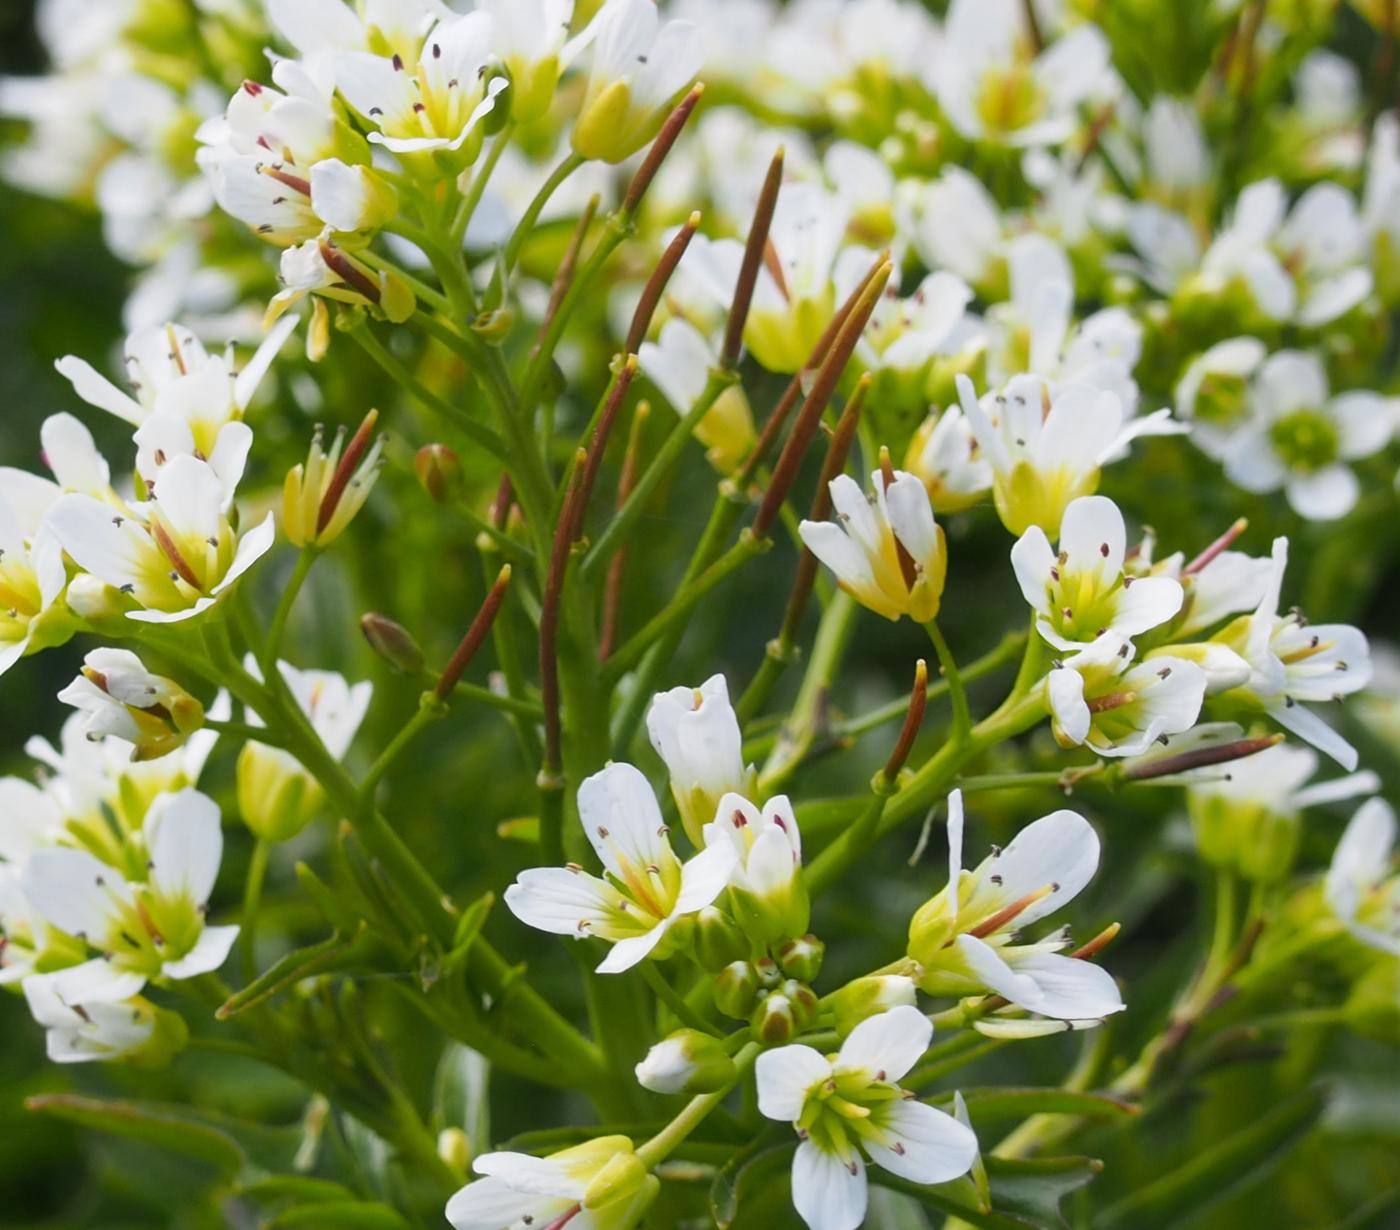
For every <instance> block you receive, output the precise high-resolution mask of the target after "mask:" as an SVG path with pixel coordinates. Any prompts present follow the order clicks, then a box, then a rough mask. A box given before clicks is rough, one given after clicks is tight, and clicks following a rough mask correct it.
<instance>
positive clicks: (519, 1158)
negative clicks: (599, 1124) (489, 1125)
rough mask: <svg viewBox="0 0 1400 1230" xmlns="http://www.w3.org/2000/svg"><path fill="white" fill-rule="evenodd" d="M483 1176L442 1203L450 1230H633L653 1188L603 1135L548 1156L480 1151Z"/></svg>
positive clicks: (476, 1166)
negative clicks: (528, 1229) (561, 1229)
mask: <svg viewBox="0 0 1400 1230" xmlns="http://www.w3.org/2000/svg"><path fill="white" fill-rule="evenodd" d="M472 1169H473V1170H475V1171H476V1173H477V1174H479V1175H482V1176H484V1177H482V1178H480V1179H477V1180H475V1181H474V1182H472V1183H468V1184H467V1186H466V1187H464V1188H462V1189H461V1191H459V1192H458V1193H457V1194H456V1195H455V1196H453V1197H452V1199H451V1200H449V1201H448V1202H447V1220H448V1221H450V1222H451V1223H452V1225H453V1226H454V1227H455V1230H514V1227H518V1226H519V1227H524V1226H536V1227H539V1230H549V1227H552V1226H559V1227H562V1226H564V1225H565V1224H567V1225H568V1226H569V1227H570V1230H574V1228H575V1227H576V1228H577V1230H635V1227H636V1225H637V1223H638V1222H639V1221H640V1220H641V1217H642V1215H643V1213H645V1212H646V1209H647V1206H648V1205H650V1204H651V1202H652V1201H653V1200H654V1199H655V1198H656V1192H657V1189H658V1187H659V1186H660V1184H659V1182H658V1180H657V1179H656V1177H655V1176H653V1175H649V1174H647V1172H646V1168H645V1167H644V1166H643V1165H642V1163H641V1162H640V1161H639V1160H638V1158H637V1156H636V1155H635V1154H634V1153H633V1152H632V1142H631V1141H630V1140H629V1139H628V1138H627V1137H626V1136H602V1137H599V1138H598V1139H597V1140H590V1141H587V1142H586V1143H584V1144H581V1145H575V1146H574V1147H573V1148H571V1149H564V1150H562V1151H561V1152H559V1153H551V1154H550V1155H549V1156H548V1157H532V1156H531V1155H529V1154H527V1153H483V1154H482V1155H481V1156H480V1157H478V1158H476V1159H475V1160H474V1161H473V1162H472Z"/></svg>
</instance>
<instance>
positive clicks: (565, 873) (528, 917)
mask: <svg viewBox="0 0 1400 1230" xmlns="http://www.w3.org/2000/svg"><path fill="white" fill-rule="evenodd" d="M617 899H618V893H617V890H616V889H614V888H613V887H612V886H611V885H609V884H607V883H605V882H604V881H602V880H600V879H598V878H597V877H596V876H591V875H589V874H588V873H587V872H584V871H577V872H576V871H570V870H569V869H568V868H566V867H532V868H530V869H529V870H528V871H522V872H521V873H520V875H519V876H518V877H517V878H516V881H515V883H514V884H512V885H511V886H510V887H509V888H508V889H506V893H505V901H506V908H507V909H509V910H510V912H511V913H512V914H514V915H515V916H516V918H518V919H520V921H521V922H523V923H524V924H525V925H526V926H527V927H535V928H537V929H538V930H540V931H549V932H551V933H552V934H554V935H572V936H574V937H576V938H580V939H581V938H582V937H584V936H586V935H590V934H592V928H594V927H595V926H596V925H597V924H598V922H599V921H600V920H602V919H605V918H607V917H608V916H609V914H610V912H611V910H612V908H613V903H614V902H616V901H617ZM585 924H586V925H585Z"/></svg>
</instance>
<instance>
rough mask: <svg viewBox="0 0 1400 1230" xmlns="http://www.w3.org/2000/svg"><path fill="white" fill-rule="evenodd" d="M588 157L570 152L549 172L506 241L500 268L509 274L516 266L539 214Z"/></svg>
mask: <svg viewBox="0 0 1400 1230" xmlns="http://www.w3.org/2000/svg"><path fill="white" fill-rule="evenodd" d="M586 161H587V159H585V158H584V157H582V156H581V155H579V154H574V153H570V154H569V155H568V156H567V157H566V158H565V159H564V160H563V161H562V162H561V163H560V164H559V165H558V166H557V167H555V168H554V170H552V171H551V172H550V173H549V178H548V179H547V180H545V181H544V184H543V185H542V186H541V188H540V190H539V191H538V192H537V193H535V198H534V200H532V201H531V202H530V204H529V205H527V206H526V208H525V212H524V214H522V215H521V218H520V221H519V222H518V223H517V224H516V227H515V230H514V231H513V232H511V236H510V239H509V240H507V241H506V246H505V250H504V252H503V253H502V254H501V264H500V266H499V267H500V268H501V269H504V271H505V273H506V275H507V276H509V274H510V271H511V270H512V269H514V268H515V262H516V260H517V259H518V258H519V256H520V249H521V248H522V247H523V246H524V245H525V241H526V240H527V239H528V238H529V237H530V233H531V232H532V231H533V230H534V229H535V223H536V222H537V221H539V216H540V213H541V211H542V210H543V209H544V207H545V206H546V205H547V204H549V198H550V197H552V196H553V195H554V192H555V190H556V189H557V188H558V187H559V185H560V184H562V183H563V182H564V181H565V180H566V179H568V178H569V176H570V175H572V174H573V173H574V172H575V171H577V170H578V169H579V167H581V166H582V165H583V164H584V163H585V162H586Z"/></svg>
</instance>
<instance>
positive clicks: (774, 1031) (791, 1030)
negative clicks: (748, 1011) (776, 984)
mask: <svg viewBox="0 0 1400 1230" xmlns="http://www.w3.org/2000/svg"><path fill="white" fill-rule="evenodd" d="M749 1024H750V1025H751V1026H752V1027H753V1035H754V1037H755V1038H757V1039H758V1040H759V1041H760V1042H763V1043H765V1044H767V1045H768V1046H777V1045H778V1044H779V1043H783V1042H791V1041H792V1039H793V1038H795V1037H796V1036H797V1035H798V1034H799V1033H800V1032H801V1029H802V1027H801V1025H800V1024H799V1023H798V1012H797V1008H796V1006H795V1005H794V1004H793V1001H792V1000H791V999H789V998H788V997H787V996H786V995H784V994H783V993H782V992H781V991H770V992H769V993H768V994H767V995H765V996H764V997H763V1000H762V1002H761V1003H760V1004H759V1005H758V1007H757V1008H755V1009H754V1013H753V1016H752V1017H750V1018H749Z"/></svg>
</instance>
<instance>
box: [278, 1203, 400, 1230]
mask: <svg viewBox="0 0 1400 1230" xmlns="http://www.w3.org/2000/svg"><path fill="white" fill-rule="evenodd" d="M291 1227H300V1228H301V1230H410V1226H409V1223H408V1221H407V1219H406V1218H405V1217H404V1216H403V1215H402V1214H401V1213H398V1212H396V1211H395V1210H394V1209H391V1208H390V1207H389V1206H388V1205H387V1204H369V1203H366V1202H365V1201H361V1200H341V1201H336V1202H335V1203H333V1204H332V1203H327V1204H303V1205H298V1206H296V1207H295V1208H291V1209H285V1210H283V1211H282V1212H281V1213H278V1214H277V1215H276V1216H275V1217H273V1218H270V1219H269V1220H268V1222H267V1230H290V1228H291Z"/></svg>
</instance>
